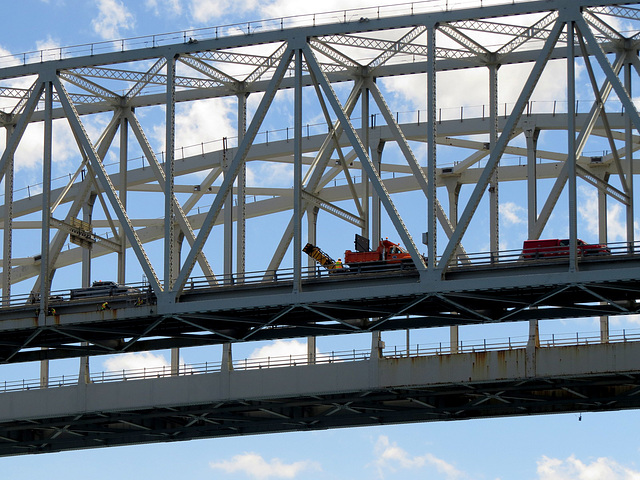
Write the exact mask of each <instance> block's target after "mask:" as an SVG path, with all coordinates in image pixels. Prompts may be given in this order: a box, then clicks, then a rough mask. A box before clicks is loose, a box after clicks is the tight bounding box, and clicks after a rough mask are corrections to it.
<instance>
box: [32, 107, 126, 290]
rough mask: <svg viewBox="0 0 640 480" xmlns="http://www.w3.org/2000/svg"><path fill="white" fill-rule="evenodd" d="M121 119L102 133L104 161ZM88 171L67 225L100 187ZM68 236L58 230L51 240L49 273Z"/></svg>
mask: <svg viewBox="0 0 640 480" xmlns="http://www.w3.org/2000/svg"><path fill="white" fill-rule="evenodd" d="M120 118H121V117H120V113H116V114H114V115H113V117H112V118H111V121H110V122H109V125H107V128H106V129H105V130H104V131H103V132H102V135H101V136H100V140H99V143H98V145H97V147H96V148H97V152H98V156H99V158H100V159H103V158H104V157H105V156H106V154H107V151H108V150H109V147H110V146H111V142H112V141H113V137H114V136H115V134H116V131H117V130H118V125H119V123H120ZM74 136H75V138H76V142H78V145H79V146H80V145H81V143H80V139H79V138H78V136H77V135H75V132H74ZM82 157H83V161H82V164H83V165H84V164H86V155H84V153H83V154H82ZM87 170H88V174H87V176H86V177H85V178H84V180H82V182H81V184H80V190H79V192H77V193H76V196H75V198H74V200H73V203H72V204H71V206H70V207H69V210H68V211H67V215H66V217H65V220H64V221H65V223H67V224H68V223H70V222H71V219H72V218H77V216H78V214H79V213H80V209H81V208H82V206H83V205H84V202H85V201H86V200H87V198H88V197H89V195H90V193H91V189H92V187H93V186H94V185H95V186H96V188H97V187H98V186H97V185H96V183H95V177H94V173H93V170H92V169H91V168H89V166H88V165H87ZM70 186H71V185H68V187H70ZM65 190H66V189H65ZM67 191H68V190H67ZM63 194H64V195H66V193H65V191H63V192H62V194H61V196H60V198H59V199H58V201H62V195H63ZM67 235H68V232H67V231H66V230H58V231H57V232H56V234H55V235H54V237H53V240H51V242H50V244H49V271H52V270H53V269H54V268H55V265H56V262H57V261H58V257H59V256H60V253H61V252H62V248H63V247H64V242H65V241H66V239H67ZM40 281H41V278H40V276H38V278H37V280H36V282H35V284H34V287H33V289H34V291H38V290H39V288H40Z"/></svg>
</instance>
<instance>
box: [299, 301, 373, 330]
mask: <svg viewBox="0 0 640 480" xmlns="http://www.w3.org/2000/svg"><path fill="white" fill-rule="evenodd" d="M301 307H302V308H304V309H305V310H308V311H310V312H311V313H315V314H316V315H320V316H321V317H324V318H326V319H327V320H331V321H332V322H336V323H340V324H342V325H344V326H345V327H349V328H350V329H352V330H357V331H361V330H362V329H361V328H360V327H358V326H357V325H352V324H351V323H349V322H345V321H344V320H342V319H341V318H338V317H334V316H333V315H329V314H328V313H324V312H321V311H320V310H318V309H316V308H313V307H312V306H311V305H301Z"/></svg>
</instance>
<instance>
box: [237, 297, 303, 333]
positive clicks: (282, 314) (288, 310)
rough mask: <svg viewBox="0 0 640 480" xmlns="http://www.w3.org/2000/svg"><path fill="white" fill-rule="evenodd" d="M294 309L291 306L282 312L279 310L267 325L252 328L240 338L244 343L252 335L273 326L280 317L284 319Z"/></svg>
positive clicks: (293, 306)
mask: <svg viewBox="0 0 640 480" xmlns="http://www.w3.org/2000/svg"><path fill="white" fill-rule="evenodd" d="M295 308H296V307H295V305H291V306H289V307H287V308H284V309H282V310H280V311H279V312H278V313H276V314H275V315H274V316H273V317H271V318H270V319H269V321H268V322H267V323H265V324H264V325H260V326H259V327H256V328H254V329H253V330H251V331H250V332H249V333H247V334H246V335H245V336H244V337H242V340H243V341H245V340H247V339H248V338H249V337H252V336H253V335H255V334H256V333H258V332H259V331H260V330H264V329H265V328H267V327H269V326H271V325H273V324H274V323H275V322H277V321H278V320H280V319H281V318H282V317H284V316H285V315H287V314H288V313H289V312H291V311H292V310H294V309H295Z"/></svg>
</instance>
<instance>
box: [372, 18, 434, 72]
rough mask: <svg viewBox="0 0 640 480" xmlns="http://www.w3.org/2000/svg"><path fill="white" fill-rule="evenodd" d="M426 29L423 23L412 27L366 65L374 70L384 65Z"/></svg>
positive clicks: (402, 51)
mask: <svg viewBox="0 0 640 480" xmlns="http://www.w3.org/2000/svg"><path fill="white" fill-rule="evenodd" d="M426 31H427V27H425V26H424V25H419V26H417V27H414V28H412V29H411V30H409V32H407V33H406V34H405V35H403V36H402V37H401V38H400V39H398V41H396V42H394V43H393V46H392V47H391V48H388V49H387V50H386V51H385V52H383V53H381V54H380V55H378V56H377V57H376V58H374V59H373V60H371V62H369V65H367V66H368V67H369V68H370V69H371V70H374V69H375V68H376V67H379V66H381V65H384V64H385V63H387V62H388V61H389V60H390V59H391V58H393V57H394V56H396V55H398V54H399V53H404V46H405V45H410V44H411V42H413V41H414V40H415V39H416V38H417V37H419V36H420V35H422V34H423V33H424V32H426Z"/></svg>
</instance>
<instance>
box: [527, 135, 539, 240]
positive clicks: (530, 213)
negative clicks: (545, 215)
mask: <svg viewBox="0 0 640 480" xmlns="http://www.w3.org/2000/svg"><path fill="white" fill-rule="evenodd" d="M524 135H525V138H526V141H527V238H528V239H530V240H534V237H535V236H536V233H535V231H536V223H537V222H538V179H537V177H538V173H537V166H536V156H537V151H538V136H539V135H540V130H539V129H538V128H536V126H535V125H532V124H527V125H526V126H525V128H524Z"/></svg>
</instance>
